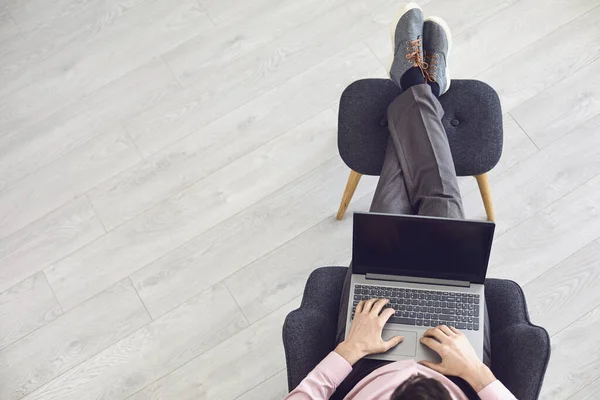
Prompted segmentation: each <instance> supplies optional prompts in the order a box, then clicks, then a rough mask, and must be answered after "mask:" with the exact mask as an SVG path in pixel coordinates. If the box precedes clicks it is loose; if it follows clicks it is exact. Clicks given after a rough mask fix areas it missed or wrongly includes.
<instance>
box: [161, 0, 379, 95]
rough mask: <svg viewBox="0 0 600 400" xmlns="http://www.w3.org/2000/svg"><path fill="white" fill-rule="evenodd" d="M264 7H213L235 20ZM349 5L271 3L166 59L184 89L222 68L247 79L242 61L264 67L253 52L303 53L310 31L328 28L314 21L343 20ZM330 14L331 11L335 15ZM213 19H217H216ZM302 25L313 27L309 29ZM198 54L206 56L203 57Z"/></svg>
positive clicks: (314, 0)
mask: <svg viewBox="0 0 600 400" xmlns="http://www.w3.org/2000/svg"><path fill="white" fill-rule="evenodd" d="M263 1H265V0H260V1H255V2H247V3H246V2H245V3H243V4H238V5H237V6H236V7H234V8H231V7H227V3H230V2H231V0H227V1H218V2H214V3H213V4H214V5H215V6H216V5H218V6H219V7H222V6H224V10H226V11H227V12H228V13H230V14H233V13H235V14H237V12H238V10H240V9H242V8H244V7H248V8H251V9H254V8H255V7H256V6H259V7H258V8H259V9H260V4H261V2H263ZM352 1H356V0H352ZM376 1H382V0H376ZM344 3H345V2H342V1H340V0H326V1H318V0H300V1H289V0H285V1H280V2H277V3H275V4H273V3H272V4H271V7H270V9H269V12H268V13H265V12H262V11H259V12H258V13H256V15H254V16H253V17H251V18H248V17H247V16H246V17H244V18H243V19H242V20H241V21H239V22H235V21H231V22H229V23H227V24H225V25H224V26H220V27H217V28H216V29H213V30H212V31H211V32H210V34H209V35H199V36H198V37H197V38H194V39H192V40H189V41H187V42H186V43H184V44H182V45H181V46H178V47H177V48H175V49H174V50H172V51H170V52H168V53H167V54H165V55H164V59H165V60H166V61H167V63H168V64H169V65H170V66H171V68H172V69H173V72H174V73H175V75H176V76H177V79H178V80H179V81H180V82H181V83H182V85H183V86H189V85H191V84H192V83H194V82H196V81H199V80H205V79H206V78H207V76H210V75H212V74H214V73H215V72H216V71H218V70H219V69H220V68H223V67H225V68H228V69H231V68H236V69H238V71H239V74H240V75H241V76H244V75H245V73H244V68H247V67H244V66H243V64H240V61H241V60H240V59H241V58H244V59H245V60H246V64H250V66H253V65H256V62H257V61H260V58H261V57H258V58H257V57H256V56H254V57H252V56H250V54H251V53H252V52H255V51H258V53H259V54H265V52H267V53H268V52H269V51H273V49H274V48H275V49H278V50H279V52H278V53H275V54H273V55H272V57H277V58H281V57H286V53H287V52H293V51H297V50H301V49H297V46H295V45H294V42H296V41H297V40H298V39H300V38H302V37H304V36H305V35H306V36H307V37H311V36H312V34H311V32H310V29H305V28H310V27H313V28H316V31H317V32H319V31H322V30H323V29H328V28H327V27H326V26H323V24H318V23H316V24H315V23H314V22H313V21H312V20H313V19H314V20H316V21H319V20H320V19H322V18H327V17H326V15H328V14H331V12H333V13H335V14H338V15H339V16H340V18H343V16H344V8H342V7H336V6H339V5H342V4H344ZM329 9H332V10H331V12H330V11H329ZM322 14H324V15H322ZM211 18H215V17H213V16H212V15H211ZM303 24H307V25H308V26H306V27H304V25H303ZM298 26H302V27H303V29H300V30H299V29H294V28H297V27H298ZM293 33H295V34H296V35H298V36H299V38H293V37H291V35H292V34H293ZM342 36H344V35H342ZM350 36H351V35H350ZM286 37H287V40H286V39H285V38H286ZM300 43H302V42H300ZM282 44H283V45H284V47H285V49H283V51H282V49H280V48H281V46H282ZM288 46H289V47H288ZM198 49H202V50H201V51H198ZM339 50H340V48H337V49H336V51H339ZM263 57H264V55H263ZM277 58H276V61H277ZM259 65H260V64H259ZM292 76H293V75H291V74H290V75H288V76H287V77H288V79H289V78H290V77H292ZM227 81H228V80H227V79H223V80H219V81H217V82H214V83H218V84H223V85H227Z"/></svg>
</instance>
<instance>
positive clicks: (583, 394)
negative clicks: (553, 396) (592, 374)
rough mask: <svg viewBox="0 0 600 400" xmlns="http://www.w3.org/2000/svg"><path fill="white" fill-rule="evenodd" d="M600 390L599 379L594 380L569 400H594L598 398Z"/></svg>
mask: <svg viewBox="0 0 600 400" xmlns="http://www.w3.org/2000/svg"><path fill="white" fill-rule="evenodd" d="M599 390H600V379H596V380H595V381H593V382H592V383H590V384H589V385H587V386H585V387H584V388H583V389H581V390H579V391H578V392H576V393H575V394H574V395H573V396H570V397H569V400H594V399H595V398H596V397H597V396H598V391H599Z"/></svg>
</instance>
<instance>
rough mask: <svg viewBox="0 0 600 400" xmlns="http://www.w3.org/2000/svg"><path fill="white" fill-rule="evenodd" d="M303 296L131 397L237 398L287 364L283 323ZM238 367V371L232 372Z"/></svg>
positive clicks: (216, 399) (140, 398)
mask: <svg viewBox="0 0 600 400" xmlns="http://www.w3.org/2000/svg"><path fill="white" fill-rule="evenodd" d="M299 305H300V298H296V299H295V300H293V301H291V302H289V303H287V304H285V305H283V306H282V307H279V308H278V309H277V311H275V312H273V313H271V314H270V315H269V316H267V317H265V318H264V319H262V320H260V321H258V322H256V323H254V324H252V325H251V326H249V327H248V328H246V329H244V330H243V331H241V332H239V333H237V334H236V335H235V336H232V337H230V338H229V339H227V340H225V341H223V342H221V343H220V344H219V345H217V346H215V347H213V348H212V349H210V350H209V351H207V352H206V353H204V354H202V355H201V356H199V357H197V358H195V359H193V360H191V361H190V362H189V363H187V364H185V365H183V366H182V367H181V368H179V369H177V370H175V371H173V372H172V373H170V374H168V375H166V376H165V377H163V378H161V379H159V380H158V381H156V382H154V383H153V384H151V385H150V386H148V387H146V388H145V389H144V390H142V391H140V392H138V393H136V395H135V396H132V397H131V400H150V399H156V400H158V399H182V400H183V399H189V400H192V399H211V400H212V399H214V400H220V399H234V398H236V397H237V396H239V395H241V394H243V393H244V392H246V391H247V390H249V389H251V388H252V387H253V386H254V384H255V382H260V381H263V380H265V379H267V378H269V377H271V376H272V375H273V374H274V373H276V372H278V371H280V370H281V368H283V367H284V365H285V362H284V355H283V343H282V342H281V332H280V330H281V326H282V325H283V321H284V319H285V317H286V315H287V314H288V313H289V312H290V311H292V310H293V309H295V308H297V307H298V306H299ZM232 371H235V373H232Z"/></svg>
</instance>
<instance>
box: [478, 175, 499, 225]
mask: <svg viewBox="0 0 600 400" xmlns="http://www.w3.org/2000/svg"><path fill="white" fill-rule="evenodd" d="M475 179H477V185H478V186H479V192H480V193H481V199H482V200H483V206H484V207H485V213H486V214H487V219H488V221H494V219H495V216H494V205H493V204H492V192H491V190H490V183H489V182H488V177H487V174H481V175H476V176H475Z"/></svg>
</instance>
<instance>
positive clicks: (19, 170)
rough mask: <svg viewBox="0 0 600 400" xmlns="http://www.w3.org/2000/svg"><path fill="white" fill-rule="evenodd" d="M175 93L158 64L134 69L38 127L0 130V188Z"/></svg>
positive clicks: (172, 81)
mask: <svg viewBox="0 0 600 400" xmlns="http://www.w3.org/2000/svg"><path fill="white" fill-rule="evenodd" d="M178 89H179V86H178V85H177V83H176V82H175V79H174V78H173V76H172V74H171V71H170V70H169V68H168V67H167V66H166V65H165V64H164V62H162V61H161V60H155V61H151V62H150V63H148V64H146V65H144V66H142V67H140V68H139V69H136V70H135V71H133V72H131V73H130V74H127V75H125V76H123V77H122V78H121V79H118V80H116V81H114V82H112V83H111V84H109V85H106V86H104V87H103V88H102V89H99V90H97V91H95V92H94V93H93V94H91V95H89V96H87V97H85V98H84V99H82V100H80V101H78V102H77V103H76V104H73V105H71V106H70V107H67V108H65V109H63V110H61V111H59V112H57V113H55V114H53V115H52V116H50V117H48V118H46V119H44V120H43V121H41V122H40V123H37V124H34V125H31V126H26V127H23V128H22V129H19V130H15V131H12V132H8V131H4V130H3V129H2V130H0V131H1V133H2V135H0V155H1V157H0V189H4V188H6V187H7V186H8V185H10V184H11V183H13V182H15V181H17V180H18V179H20V178H23V177H25V176H27V175H29V174H31V173H32V172H34V171H36V170H38V169H39V168H41V167H43V166H45V165H47V164H49V163H50V162H52V161H55V160H57V159H58V158H60V157H63V156H65V155H66V154H68V153H69V152H71V151H73V150H74V149H75V148H77V147H79V146H81V145H83V144H84V143H86V142H87V141H89V140H91V139H92V138H94V137H95V136H97V135H98V134H100V133H103V132H106V131H107V130H109V129H115V127H116V126H119V125H120V122H121V120H122V119H124V118H127V117H128V116H131V115H135V114H137V113H139V112H142V111H143V110H144V109H147V108H150V107H151V106H152V105H154V104H155V103H156V102H158V101H160V100H161V99H162V98H163V97H165V96H167V95H169V94H170V93H173V92H175V91H177V90H178Z"/></svg>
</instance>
